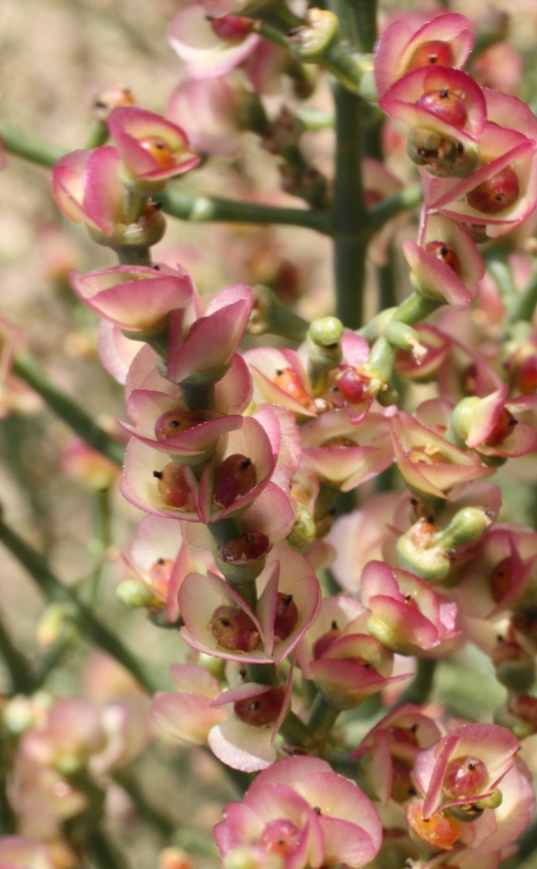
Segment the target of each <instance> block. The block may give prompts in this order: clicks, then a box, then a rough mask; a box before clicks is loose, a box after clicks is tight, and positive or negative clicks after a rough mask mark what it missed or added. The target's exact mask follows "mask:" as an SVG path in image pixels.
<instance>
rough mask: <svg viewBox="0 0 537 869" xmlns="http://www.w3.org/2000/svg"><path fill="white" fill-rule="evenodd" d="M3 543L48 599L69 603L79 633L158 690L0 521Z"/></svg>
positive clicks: (135, 660)
mask: <svg viewBox="0 0 537 869" xmlns="http://www.w3.org/2000/svg"><path fill="white" fill-rule="evenodd" d="M0 542H1V543H3V544H4V546H5V547H6V548H7V549H9V551H10V552H11V554H12V555H13V556H14V557H15V558H16V559H17V560H18V561H20V563H21V564H22V565H23V566H24V567H25V568H26V570H27V571H28V573H29V574H30V576H31V577H32V578H33V579H34V580H35V583H36V585H37V586H38V588H39V589H40V591H41V592H42V593H43V594H44V596H45V597H46V598H47V600H49V601H51V602H54V603H68V604H70V606H71V607H72V608H73V612H74V622H75V624H76V627H77V628H78V630H79V631H80V633H81V634H82V635H83V636H85V637H86V638H87V639H88V640H90V641H91V642H92V643H95V645H97V646H100V647H101V648H102V649H104V650H105V651H106V652H108V654H109V655H111V656H112V657H113V658H115V659H116V661H118V662H119V663H120V664H122V665H123V667H125V669H126V670H128V671H129V673H131V675H132V676H134V678H135V679H137V680H138V682H139V683H140V684H141V685H142V686H143V687H144V688H145V689H146V690H147V691H148V692H149V693H154V692H155V691H157V690H159V688H160V687H161V686H160V685H158V684H156V683H155V681H154V680H153V678H152V677H151V676H150V675H149V674H148V673H147V671H146V669H145V666H144V665H143V663H142V662H141V661H139V660H138V658H136V657H135V656H134V655H133V654H132V653H131V652H130V651H129V650H128V649H127V647H126V646H124V645H123V643H122V642H121V640H120V639H119V638H118V637H117V636H116V634H114V633H113V632H112V631H111V630H110V629H109V628H107V627H106V625H104V624H103V623H102V622H101V621H99V619H98V618H97V617H96V616H95V615H94V614H93V612H92V611H91V610H90V609H89V608H88V607H86V606H85V605H84V604H83V603H82V602H81V601H80V600H79V599H78V596H77V595H76V593H75V591H73V589H71V588H69V587H68V586H65V585H63V583H61V582H60V581H59V579H58V578H57V577H56V576H55V575H54V574H53V573H52V571H51V570H50V569H49V567H48V565H47V564H46V562H45V561H44V559H43V558H42V556H41V555H40V554H39V553H38V552H36V550H35V549H33V548H32V547H31V546H29V545H28V544H27V543H26V542H25V541H24V540H23V539H22V538H21V537H19V536H18V535H17V534H16V533H15V532H14V531H12V530H11V528H9V527H8V526H7V525H6V524H5V522H3V521H2V520H0Z"/></svg>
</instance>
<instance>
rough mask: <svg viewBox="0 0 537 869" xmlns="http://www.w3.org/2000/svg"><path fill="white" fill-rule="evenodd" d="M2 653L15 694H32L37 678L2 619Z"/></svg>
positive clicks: (0, 641) (0, 643)
mask: <svg viewBox="0 0 537 869" xmlns="http://www.w3.org/2000/svg"><path fill="white" fill-rule="evenodd" d="M0 655H1V656H2V658H3V660H4V663H5V665H6V669H7V671H8V673H9V678H10V680H11V688H12V692H13V694H31V693H32V691H34V689H35V679H34V676H33V673H32V670H31V667H30V664H29V663H28V661H27V660H26V658H25V657H24V655H23V654H22V653H21V652H19V650H18V649H17V648H16V647H15V646H14V645H13V643H12V641H11V637H10V636H9V634H8V633H7V631H6V629H5V627H4V623H3V622H2V620H1V619H0Z"/></svg>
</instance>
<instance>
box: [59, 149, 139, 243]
mask: <svg viewBox="0 0 537 869" xmlns="http://www.w3.org/2000/svg"><path fill="white" fill-rule="evenodd" d="M120 162H121V158H120V156H119V153H118V151H117V150H116V149H115V148H112V147H111V146H110V145H106V146H104V147H102V148H95V149H94V150H93V151H73V152H72V153H71V154H66V155H65V157H62V159H61V160H60V161H59V162H58V163H57V164H56V166H55V167H54V169H53V170H52V193H53V196H54V199H55V200H56V204H57V206H58V208H59V209H60V210H61V211H62V212H63V214H65V216H66V217H68V218H69V220H73V221H74V222H75V223H84V224H85V225H86V226H87V227H88V229H90V230H92V231H93V232H96V233H102V234H103V235H105V236H107V237H110V236H112V235H115V234H117V233H120V232H121V231H122V230H123V231H124V230H125V220H126V218H125V212H124V205H125V188H124V186H123V184H122V183H121V181H120V179H119V166H120Z"/></svg>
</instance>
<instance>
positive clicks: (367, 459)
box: [300, 410, 393, 492]
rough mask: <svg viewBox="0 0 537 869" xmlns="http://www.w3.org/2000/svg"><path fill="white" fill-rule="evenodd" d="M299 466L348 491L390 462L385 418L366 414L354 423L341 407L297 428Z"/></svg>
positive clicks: (390, 446)
mask: <svg viewBox="0 0 537 869" xmlns="http://www.w3.org/2000/svg"><path fill="white" fill-rule="evenodd" d="M300 432H301V438H302V448H303V449H302V465H303V467H304V468H306V469H311V470H313V471H315V473H316V474H318V476H319V478H320V479H321V480H322V481H324V482H326V483H328V484H329V485H334V486H336V487H338V488H341V490H342V491H343V492H349V491H350V490H351V489H354V488H355V487H356V486H358V485H360V483H363V482H365V481H366V480H370V479H371V478H372V477H376V476H377V475H378V474H380V473H381V472H382V471H384V470H385V469H386V468H387V467H389V466H390V465H391V464H392V462H393V450H392V445H391V442H390V434H389V432H390V424H389V421H388V420H387V419H386V418H385V417H384V416H382V415H381V414H380V413H371V412H370V413H369V414H368V415H367V417H366V418H365V419H363V420H362V422H360V423H359V424H358V425H354V423H353V422H352V420H351V419H349V416H348V414H347V413H346V412H345V411H343V410H332V411H328V412H327V413H324V414H322V416H319V417H318V418H317V419H315V420H311V421H309V422H307V423H304V425H303V426H302V427H301V430H300Z"/></svg>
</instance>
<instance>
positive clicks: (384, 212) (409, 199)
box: [367, 184, 423, 235]
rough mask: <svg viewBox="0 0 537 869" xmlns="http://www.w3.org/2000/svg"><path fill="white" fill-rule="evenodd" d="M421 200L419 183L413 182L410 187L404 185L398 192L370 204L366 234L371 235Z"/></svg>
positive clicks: (421, 193) (421, 191)
mask: <svg viewBox="0 0 537 869" xmlns="http://www.w3.org/2000/svg"><path fill="white" fill-rule="evenodd" d="M422 201H423V188H422V186H421V184H413V185H412V186H411V187H405V189H404V190H401V191H400V193H394V195H393V196H387V197H386V199H383V200H382V201H381V202H378V203H377V204H376V205H372V206H371V208H370V209H369V214H368V220H367V231H368V234H369V235H373V233H374V232H378V230H379V229H381V228H382V227H383V226H384V224H385V223H387V222H388V220H391V218H392V217H396V215H398V214H401V212H402V211H408V210H409V209H411V208H416V207H417V206H418V205H421V203H422Z"/></svg>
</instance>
